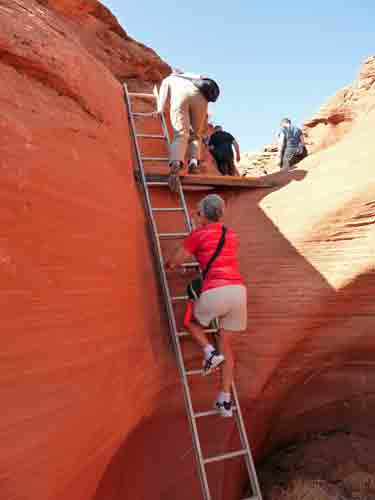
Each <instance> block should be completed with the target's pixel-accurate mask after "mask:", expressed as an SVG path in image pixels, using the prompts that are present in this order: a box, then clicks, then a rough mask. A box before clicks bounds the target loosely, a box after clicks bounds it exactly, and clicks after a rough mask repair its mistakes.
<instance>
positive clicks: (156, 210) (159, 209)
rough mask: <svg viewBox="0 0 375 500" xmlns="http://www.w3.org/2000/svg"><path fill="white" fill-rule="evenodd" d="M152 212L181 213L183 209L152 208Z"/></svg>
mask: <svg viewBox="0 0 375 500" xmlns="http://www.w3.org/2000/svg"><path fill="white" fill-rule="evenodd" d="M152 211H153V212H183V211H184V209H183V208H181V207H173V208H153V209H152Z"/></svg>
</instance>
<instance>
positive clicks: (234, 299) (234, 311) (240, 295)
mask: <svg viewBox="0 0 375 500" xmlns="http://www.w3.org/2000/svg"><path fill="white" fill-rule="evenodd" d="M246 292H247V291H246V287H245V286H243V285H226V286H221V287H219V288H211V289H210V290H207V291H205V292H203V293H202V295H201V296H200V297H199V299H198V300H197V301H196V302H195V304H194V317H195V319H196V320H197V321H198V322H199V323H200V324H201V325H203V326H208V325H209V324H210V323H211V321H212V320H213V319H215V318H218V319H219V324H220V328H223V329H224V330H231V331H234V332H241V331H243V330H246V325H247V293H246Z"/></svg>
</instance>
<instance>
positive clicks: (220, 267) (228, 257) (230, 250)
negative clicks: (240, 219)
mask: <svg viewBox="0 0 375 500" xmlns="http://www.w3.org/2000/svg"><path fill="white" fill-rule="evenodd" d="M221 233H222V224H220V223H211V224H207V225H206V226H200V227H198V228H197V229H195V230H194V231H193V232H192V233H191V234H190V235H189V236H188V237H187V238H186V239H185V241H184V248H185V250H186V251H187V252H189V253H191V254H193V255H194V256H195V258H196V259H197V261H198V262H199V264H200V267H201V269H202V270H203V269H204V268H205V267H206V265H207V263H208V261H209V260H210V258H211V256H212V255H213V254H214V252H215V250H216V248H217V245H218V243H219V240H220V237H221ZM237 248H238V237H237V235H236V233H235V232H234V231H232V230H231V229H229V228H228V229H227V232H226V235H225V243H224V246H223V248H222V249H221V252H220V253H219V255H218V256H217V257H216V259H215V260H214V261H213V263H212V264H211V267H210V269H209V271H208V273H207V276H206V278H205V280H204V282H203V288H202V291H205V290H209V289H210V288H219V287H221V286H225V285H242V284H243V283H244V281H243V279H242V277H241V275H240V273H239V271H238V264H237Z"/></svg>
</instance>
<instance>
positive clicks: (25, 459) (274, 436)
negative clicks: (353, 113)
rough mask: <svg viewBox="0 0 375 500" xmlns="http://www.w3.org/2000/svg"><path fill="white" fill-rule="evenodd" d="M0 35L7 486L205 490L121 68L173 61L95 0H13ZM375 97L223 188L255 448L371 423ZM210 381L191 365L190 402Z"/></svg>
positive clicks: (141, 70)
mask: <svg viewBox="0 0 375 500" xmlns="http://www.w3.org/2000/svg"><path fill="white" fill-rule="evenodd" d="M0 33H1V35H0V56H1V58H0V64H1V79H0V99H1V102H2V114H1V120H0V129H1V137H2V151H1V157H0V179H1V182H0V191H1V193H0V195H1V200H2V209H1V211H0V214H1V215H0V217H1V227H2V237H1V245H0V272H1V283H2V293H1V295H0V297H1V306H2V307H1V311H2V340H1V353H2V354H1V356H2V363H1V368H0V390H1V401H2V412H1V417H0V429H1V431H0V432H1V442H2V450H1V455H0V473H1V478H2V480H1V482H0V498H1V499H2V500H3V499H4V500H11V499H12V500H13V499H17V500H18V499H28V500H41V499H43V500H44V499H47V498H48V499H51V500H89V499H95V500H120V499H124V498H126V499H132V500H143V499H149V498H150V496H151V495H152V497H153V498H155V499H160V500H176V499H177V498H178V499H179V500H195V499H198V498H200V496H199V486H198V481H197V477H196V471H195V464H194V459H193V454H192V445H191V439H190V434H189V430H188V426H187V422H186V417H185V410H184V405H183V400H182V394H181V387H180V382H179V377H178V374H177V370H176V366H175V359H174V355H173V353H172V351H171V346H170V342H169V340H168V329H167V322H166V319H165V314H164V309H163V307H162V305H161V299H160V290H159V286H158V282H157V280H156V276H155V269H154V265H153V260H152V254H151V251H150V246H149V241H148V236H147V231H146V227H147V226H146V222H145V217H144V211H143V200H142V195H141V192H140V191H139V189H138V187H137V185H136V184H135V181H134V178H133V159H132V148H131V142H130V134H129V128H128V120H127V114H126V110H125V107H124V105H123V95H122V89H121V85H120V84H119V81H118V79H123V78H133V77H134V78H135V79H136V80H137V79H144V78H146V79H147V80H148V81H149V82H154V81H157V80H158V79H160V77H161V76H163V75H164V74H166V73H167V72H168V66H167V65H165V64H164V63H162V62H161V61H160V60H159V59H158V58H157V56H156V55H155V54H154V53H151V52H150V51H149V50H147V49H145V48H144V47H143V46H140V45H136V42H134V41H131V40H129V39H128V38H127V37H126V35H125V34H124V32H123V31H122V29H121V28H120V27H119V26H118V24H117V22H116V21H115V20H114V19H113V17H112V16H111V15H110V14H109V13H108V11H107V10H106V9H104V8H103V7H101V6H100V5H99V4H98V3H96V2H82V1H78V0H77V1H73V0H71V1H70V2H63V1H61V2H59V1H57V0H56V1H54V2H39V3H38V2H36V1H33V0H29V1H27V2H25V1H21V0H16V1H15V0H13V1H4V2H3V3H2V8H1V14H0ZM97 34H98V36H96V35H97ZM123 54H128V55H129V57H128V56H126V57H125V60H123V61H122V62H121V57H122V55H123ZM369 73H371V72H369ZM369 78H370V76H369ZM139 81H140V80H137V81H136V82H135V83H136V85H138V84H139ZM366 81H367V80H366ZM365 102H366V105H364V108H363V109H362V110H361V112H359V111H358V118H357V119H356V123H355V127H352V129H351V131H350V133H348V134H347V136H346V137H345V141H342V142H339V143H337V144H336V145H334V146H333V147H331V148H330V149H329V150H327V151H323V152H322V153H318V154H316V155H314V156H312V157H311V158H309V159H307V160H306V161H305V162H304V163H303V167H304V169H305V170H304V171H302V170H296V171H294V172H291V173H290V174H286V175H285V178H284V185H283V186H282V187H280V188H277V189H275V190H273V191H267V190H258V191H249V192H243V191H241V192H240V193H235V192H230V191H228V190H227V191H225V192H223V195H224V196H225V197H226V198H227V201H228V212H227V222H228V223H229V224H230V225H231V226H232V227H233V228H234V229H235V230H237V231H238V232H239V235H240V238H241V251H240V261H241V268H242V271H243V274H244V277H245V279H246V282H247V284H248V286H249V291H250V293H249V320H250V321H249V331H248V333H247V334H246V335H241V336H238V337H236V339H235V341H234V342H235V348H236V351H237V353H238V354H237V359H238V365H237V380H238V385H239V389H240V396H241V401H242V405H243V409H244V411H245V417H246V424H247V427H248V430H249V436H250V438H251V441H252V443H253V445H254V450H255V451H256V454H257V456H261V454H262V453H264V452H265V451H266V450H267V449H270V448H271V447H272V446H274V445H275V444H278V443H281V442H283V441H285V440H288V439H289V438H291V437H292V436H294V435H296V434H298V433H302V432H305V431H307V430H318V431H319V430H327V429H330V428H334V427H337V426H340V425H342V424H343V423H345V424H346V425H348V426H350V425H352V426H356V427H361V430H362V432H370V431H371V429H372V422H373V416H374V413H375V400H374V398H373V396H372V391H373V389H372V388H373V386H374V370H373V359H374V354H373V353H374V350H375V341H374V336H373V325H374V315H375V309H374V307H375V306H374V301H373V293H374V260H375V258H374V253H373V248H374V219H375V182H374V173H373V172H374V170H373V161H372V159H373V157H374V154H375V145H374V141H373V129H374V125H375V123H374V122H375V118H374V111H373V109H374V108H373V104H374V101H373V96H372V93H371V92H370V91H369V93H368V95H367V97H366V98H365V97H363V103H365ZM359 150H360V151H361V154H360V155H358V151H359ZM197 199H199V196H198V195H197V194H192V195H190V196H189V199H188V201H189V204H190V205H191V206H192V205H194V204H195V202H196V201H197ZM172 200H173V197H172V196H171V195H170V194H168V193H167V194H165V193H164V192H160V193H159V194H156V196H155V199H154V202H155V204H157V203H160V205H163V204H164V205H166V204H168V203H171V201H172ZM179 224H181V222H180V221H178V220H177V218H175V219H174V218H171V219H168V220H167V221H164V222H160V227H161V228H163V227H169V228H170V229H172V230H173V228H174V227H178V225H179ZM180 227H181V226H180ZM177 281H178V280H177ZM176 284H179V286H180V287H182V282H181V280H180V281H179V282H178V283H177V282H176ZM184 350H185V351H186V356H187V359H188V360H189V361H190V362H191V363H199V362H200V354H199V352H198V351H197V349H196V348H195V347H194V346H192V345H191V344H189V343H187V345H186V346H185V347H184ZM217 385H218V380H217V378H216V377H213V378H210V379H209V380H206V379H205V380H198V381H196V382H194V386H193V392H194V404H195V406H196V407H197V408H201V409H204V408H207V405H209V406H210V404H211V399H212V397H213V394H214V392H215V390H216V387H217ZM202 425H203V427H204V429H203V430H204V431H205V432H202V435H204V436H208V438H203V447H204V449H205V452H206V453H207V454H212V453H214V452H217V451H220V450H221V449H223V448H224V446H226V445H232V446H236V445H237V444H236V443H234V442H233V440H232V438H233V435H232V431H233V427H232V424H231V423H230V422H227V423H226V424H225V427H224V428H223V425H224V423H223V422H221V421H217V420H213V421H209V422H204V423H202ZM244 477H245V476H244V475H243V470H242V469H241V468H239V467H237V466H236V465H233V466H232V465H231V464H229V463H226V464H223V465H219V466H217V467H216V468H214V474H213V477H211V479H213V480H214V481H213V491H214V498H215V500H216V499H217V500H223V499H224V498H225V500H232V499H233V500H235V499H237V498H238V495H239V492H240V490H241V489H242V486H243V484H242V482H243V480H244Z"/></svg>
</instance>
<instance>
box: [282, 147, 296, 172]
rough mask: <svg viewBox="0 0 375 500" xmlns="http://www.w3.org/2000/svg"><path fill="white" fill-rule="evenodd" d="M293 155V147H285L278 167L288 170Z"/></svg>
mask: <svg viewBox="0 0 375 500" xmlns="http://www.w3.org/2000/svg"><path fill="white" fill-rule="evenodd" d="M294 155H295V150H294V149H286V150H285V151H284V154H283V160H282V164H281V167H280V169H281V170H289V169H290V167H291V166H292V164H293V163H292V161H293V158H294Z"/></svg>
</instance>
